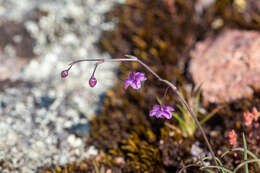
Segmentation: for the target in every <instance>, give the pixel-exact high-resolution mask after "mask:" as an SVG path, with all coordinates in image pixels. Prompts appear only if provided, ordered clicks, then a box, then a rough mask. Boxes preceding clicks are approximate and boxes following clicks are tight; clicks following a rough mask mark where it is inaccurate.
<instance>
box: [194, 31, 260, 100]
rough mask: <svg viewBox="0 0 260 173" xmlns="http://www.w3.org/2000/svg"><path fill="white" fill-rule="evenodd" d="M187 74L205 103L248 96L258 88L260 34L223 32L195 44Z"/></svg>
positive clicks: (259, 82) (252, 32) (259, 79)
mask: <svg viewBox="0 0 260 173" xmlns="http://www.w3.org/2000/svg"><path fill="white" fill-rule="evenodd" d="M189 72H190V73H191V75H192V78H193V80H194V82H195V84H196V85H201V89H202V94H203V96H204V100H205V101H206V103H208V102H211V103H219V102H230V101H233V100H236V99H240V98H245V97H250V96H252V94H253V87H252V86H255V87H257V88H259V87H260V86H259V85H260V34H259V33H258V32H255V31H240V30H226V31H223V32H222V33H220V34H219V35H217V36H216V37H209V38H207V39H206V40H204V41H202V42H199V43H197V44H196V46H195V49H194V50H193V51H192V52H191V61H190V66H189Z"/></svg>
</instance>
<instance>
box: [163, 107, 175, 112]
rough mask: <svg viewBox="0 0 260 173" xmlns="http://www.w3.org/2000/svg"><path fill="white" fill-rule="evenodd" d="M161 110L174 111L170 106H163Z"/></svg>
mask: <svg viewBox="0 0 260 173" xmlns="http://www.w3.org/2000/svg"><path fill="white" fill-rule="evenodd" d="M163 110H165V111H174V108H173V107H171V106H163Z"/></svg>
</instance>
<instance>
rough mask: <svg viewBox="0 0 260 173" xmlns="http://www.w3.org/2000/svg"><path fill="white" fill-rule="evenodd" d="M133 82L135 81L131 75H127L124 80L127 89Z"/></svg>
mask: <svg viewBox="0 0 260 173" xmlns="http://www.w3.org/2000/svg"><path fill="white" fill-rule="evenodd" d="M132 83H133V81H132V80H131V79H130V77H127V78H126V80H125V81H124V84H125V89H127V88H128V87H129V85H131V84H132Z"/></svg>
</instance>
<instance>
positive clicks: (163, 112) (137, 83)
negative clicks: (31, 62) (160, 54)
mask: <svg viewBox="0 0 260 173" xmlns="http://www.w3.org/2000/svg"><path fill="white" fill-rule="evenodd" d="M125 56H126V57H127V58H117V59H103V58H96V59H82V60H77V61H74V62H72V63H71V64H69V68H68V69H67V70H64V71H62V72H61V77H63V78H64V77H67V76H68V72H69V70H70V69H71V67H72V66H73V65H74V64H76V63H79V62H83V61H94V62H98V63H97V64H96V67H97V65H98V64H100V63H103V62H137V63H139V64H141V65H142V66H143V67H144V68H145V69H146V70H148V71H149V72H150V73H152V74H153V75H154V76H155V77H156V78H157V79H158V80H159V81H160V82H162V83H164V84H166V85H167V86H168V87H169V88H171V89H172V90H173V92H174V93H176V94H177V96H178V98H179V100H180V102H181V103H182V104H183V105H184V106H185V107H186V108H187V110H188V111H189V113H190V114H191V116H192V118H193V119H194V120H195V123H196V125H197V126H198V127H199V130H200V131H201V133H202V136H203V138H204V140H205V143H206V145H207V147H208V149H209V151H210V153H211V156H212V158H213V160H214V162H215V165H218V163H217V160H216V157H215V154H214V152H213V149H212V147H211V145H210V143H209V141H208V138H207V136H206V133H205V131H204V130H203V128H202V126H201V125H200V123H199V120H198V119H197V117H196V115H195V114H194V112H193V111H192V109H191V108H190V106H189V105H188V103H187V102H186V101H185V99H184V98H183V97H182V96H181V94H180V92H179V91H178V89H177V87H176V86H175V85H174V84H172V83H171V82H169V81H167V80H165V79H163V78H161V77H160V76H159V75H158V74H157V73H155V72H154V71H153V70H152V69H151V68H150V67H149V66H148V65H146V64H145V63H144V62H143V61H141V60H139V59H138V58H137V57H135V56H132V55H125ZM96 67H95V69H94V72H95V70H96ZM94 72H93V74H92V76H91V78H92V77H94V76H93V75H94ZM91 78H90V79H91ZM92 79H93V78H92ZM145 80H146V77H145V75H144V73H141V72H131V73H130V75H129V76H128V77H127V79H126V80H125V88H128V86H131V87H132V88H133V89H140V88H141V81H145ZM93 84H94V83H93ZM173 110H174V109H173V108H172V107H170V106H162V105H155V106H154V107H153V110H152V111H150V116H156V117H157V118H167V119H170V118H171V117H172V115H171V111H173Z"/></svg>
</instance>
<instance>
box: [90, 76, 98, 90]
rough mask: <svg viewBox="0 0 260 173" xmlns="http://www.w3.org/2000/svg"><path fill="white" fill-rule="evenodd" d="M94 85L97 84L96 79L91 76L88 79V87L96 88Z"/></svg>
mask: <svg viewBox="0 0 260 173" xmlns="http://www.w3.org/2000/svg"><path fill="white" fill-rule="evenodd" d="M96 84H97V79H96V78H95V77H94V76H92V77H91V78H90V79H89V86H90V87H92V88H93V87H94V86H96Z"/></svg>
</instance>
